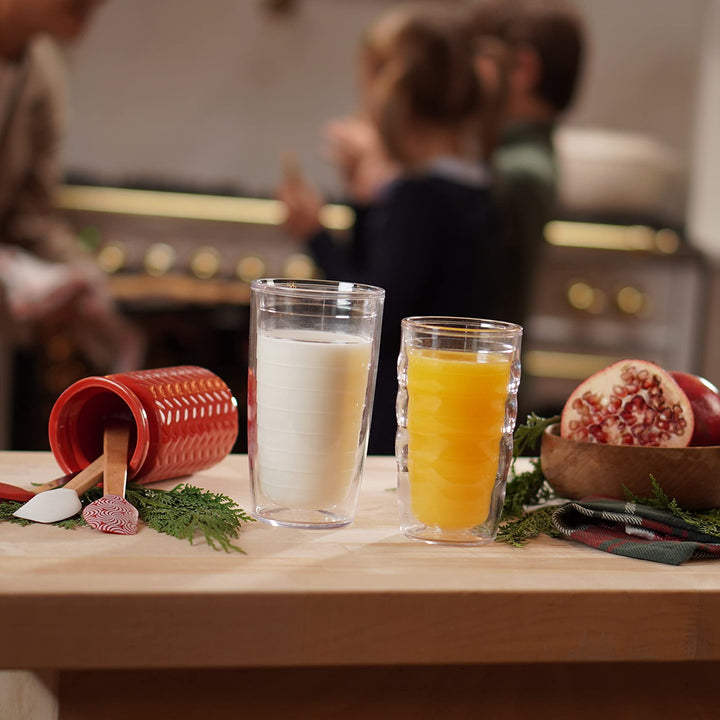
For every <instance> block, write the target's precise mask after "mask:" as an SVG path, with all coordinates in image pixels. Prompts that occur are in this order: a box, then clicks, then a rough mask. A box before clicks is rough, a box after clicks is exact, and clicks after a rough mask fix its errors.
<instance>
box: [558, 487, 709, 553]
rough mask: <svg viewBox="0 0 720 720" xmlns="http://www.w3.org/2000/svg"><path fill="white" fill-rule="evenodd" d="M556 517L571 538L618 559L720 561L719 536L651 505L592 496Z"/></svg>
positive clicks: (565, 507) (561, 510)
mask: <svg viewBox="0 0 720 720" xmlns="http://www.w3.org/2000/svg"><path fill="white" fill-rule="evenodd" d="M552 519H553V523H554V524H555V527H556V528H557V529H558V530H559V531H560V532H562V533H564V534H565V535H567V536H568V537H569V538H571V539H572V540H577V541H578V542H581V543H584V544H585V545H589V546H590V547H593V548H597V549H598V550H604V551H605V552H609V553H613V554H615V555H624V556H625V557H631V558H637V559H639V560H651V561H653V562H659V563H665V564H667V565H680V564H681V563H684V562H686V561H687V560H690V559H692V558H713V557H720V537H718V536H714V535H706V534H705V533H701V532H698V530H697V529H695V528H693V527H692V525H688V524H687V523H686V522H684V521H683V520H681V519H680V518H677V517H675V516H673V515H671V514H670V513H667V512H664V511H662V510H656V509H655V508H651V507H648V506H647V505H638V504H636V503H632V502H624V501H623V500H611V499H608V498H601V497H587V498H583V499H582V500H577V501H573V502H568V503H566V504H565V505H561V506H560V507H559V508H558V509H557V510H556V511H555V512H554V513H553V518H552Z"/></svg>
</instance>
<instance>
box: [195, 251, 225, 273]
mask: <svg viewBox="0 0 720 720" xmlns="http://www.w3.org/2000/svg"><path fill="white" fill-rule="evenodd" d="M220 261H221V257H220V253H219V252H218V251H217V250H216V249H215V248H213V247H201V248H198V249H197V250H196V251H195V252H194V253H193V256H192V258H191V259H190V270H192V273H193V275H194V276H195V277H196V278H200V280H209V279H210V278H212V277H215V275H217V274H218V271H219V270H220Z"/></svg>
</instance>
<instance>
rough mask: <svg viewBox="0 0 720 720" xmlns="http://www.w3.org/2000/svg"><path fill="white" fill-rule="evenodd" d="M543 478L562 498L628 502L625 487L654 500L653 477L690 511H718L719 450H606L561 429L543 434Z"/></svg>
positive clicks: (610, 447) (553, 428)
mask: <svg viewBox="0 0 720 720" xmlns="http://www.w3.org/2000/svg"><path fill="white" fill-rule="evenodd" d="M540 462H541V466H542V471H543V474H544V475H545V478H546V479H547V481H548V483H549V484H550V486H551V487H552V488H553V490H554V491H555V492H556V493H557V494H558V495H560V496H561V497H565V498H569V499H571V500H579V499H580V498H583V497H587V496H589V495H600V496H603V497H611V498H618V499H621V500H624V499H625V492H624V490H623V486H624V487H626V488H627V489H628V490H630V491H631V492H632V493H634V494H635V495H637V496H639V497H649V496H651V495H652V487H651V486H650V475H652V476H653V477H654V478H655V479H656V480H657V481H658V483H660V487H661V488H662V489H663V490H664V491H665V493H666V494H667V495H668V497H670V498H675V499H676V500H677V502H678V504H679V505H680V507H682V508H685V509H687V510H703V509H707V508H713V507H720V446H713V447H685V448H646V447H635V446H625V445H602V444H600V443H589V442H579V441H577V440H566V439H564V438H561V437H560V425H551V426H550V427H548V428H547V430H545V433H544V434H543V438H542V444H541V450H540Z"/></svg>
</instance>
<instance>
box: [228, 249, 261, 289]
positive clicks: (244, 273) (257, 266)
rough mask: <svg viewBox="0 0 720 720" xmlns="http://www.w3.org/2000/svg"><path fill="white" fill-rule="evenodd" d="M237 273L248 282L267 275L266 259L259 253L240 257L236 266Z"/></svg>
mask: <svg viewBox="0 0 720 720" xmlns="http://www.w3.org/2000/svg"><path fill="white" fill-rule="evenodd" d="M235 274H236V275H237V276H238V278H239V279H240V280H242V281H243V282H246V283H250V282H252V281H253V280H257V279H258V278H261V277H263V276H264V275H265V261H264V260H263V259H262V258H259V257H258V256H257V255H248V256H247V257H244V258H240V259H239V260H238V262H237V265H236V266H235Z"/></svg>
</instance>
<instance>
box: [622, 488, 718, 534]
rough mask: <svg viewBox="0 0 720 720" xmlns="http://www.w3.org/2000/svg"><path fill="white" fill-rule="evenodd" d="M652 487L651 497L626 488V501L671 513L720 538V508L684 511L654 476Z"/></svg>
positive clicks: (699, 529) (697, 528) (703, 531)
mask: <svg viewBox="0 0 720 720" xmlns="http://www.w3.org/2000/svg"><path fill="white" fill-rule="evenodd" d="M650 486H651V488H652V495H651V496H650V497H638V496H637V495H634V494H633V493H632V492H630V490H628V489H627V488H624V490H625V499H626V500H627V501H628V502H634V503H637V504H638V505H647V506H648V507H653V508H656V509H657V510H663V511H664V512H667V513H670V514H671V515H673V516H674V517H676V518H679V519H680V520H684V521H685V522H686V523H687V524H688V525H692V526H693V527H694V528H695V529H696V530H698V531H699V532H702V533H705V534H706V535H718V536H720V508H711V509H710V510H703V511H702V512H692V511H690V510H684V509H683V508H681V507H680V505H678V503H677V500H675V498H670V497H669V496H668V495H667V494H666V493H665V491H664V490H663V489H662V488H661V487H660V483H659V482H658V481H657V480H656V479H655V478H654V477H653V476H652V475H651V476H650Z"/></svg>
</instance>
